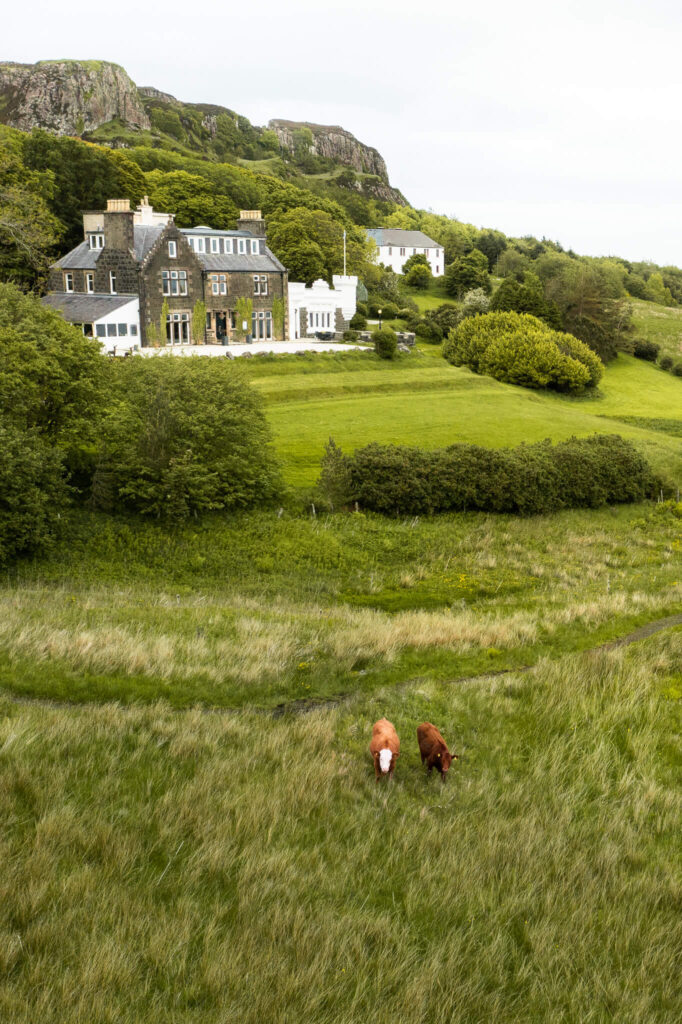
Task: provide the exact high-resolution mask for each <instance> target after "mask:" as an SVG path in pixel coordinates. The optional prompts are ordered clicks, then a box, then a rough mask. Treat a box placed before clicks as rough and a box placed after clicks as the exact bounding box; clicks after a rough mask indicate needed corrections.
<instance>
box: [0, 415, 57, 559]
mask: <svg viewBox="0 0 682 1024" xmlns="http://www.w3.org/2000/svg"><path fill="white" fill-rule="evenodd" d="M66 498H67V490H66V486H65V484H64V481H63V476H62V459H61V456H60V454H59V452H58V451H57V450H56V449H55V448H54V447H52V445H50V444H49V443H48V441H46V439H45V438H44V437H41V435H40V433H39V432H38V431H37V430H36V429H31V430H21V429H19V428H18V427H14V426H12V425H10V424H7V423H5V424H2V423H0V565H2V566H4V565H7V563H8V562H10V561H11V560H12V559H13V558H14V557H16V556H17V555H21V554H26V553H28V552H31V551H35V550H37V549H39V548H42V547H45V545H47V544H48V543H49V542H50V541H51V540H52V538H53V536H54V534H55V532H56V529H57V525H58V522H59V517H60V513H61V510H62V509H63V507H64V506H65V504H66Z"/></svg>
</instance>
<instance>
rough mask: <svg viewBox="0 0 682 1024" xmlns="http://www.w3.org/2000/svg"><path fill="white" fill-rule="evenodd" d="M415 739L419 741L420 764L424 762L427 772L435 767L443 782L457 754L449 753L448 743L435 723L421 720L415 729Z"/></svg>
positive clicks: (456, 758)
mask: <svg viewBox="0 0 682 1024" xmlns="http://www.w3.org/2000/svg"><path fill="white" fill-rule="evenodd" d="M417 740H418V741H419V753H420V754H421V756H422V764H424V763H425V762H426V764H427V765H428V769H429V772H430V771H431V769H432V768H437V769H438V771H439V772H440V774H441V779H442V780H443V782H445V776H446V775H447V773H448V770H449V768H450V765H451V764H452V762H453V761H457V760H459V758H458V756H457V754H451V753H450V751H449V750H448V745H447V743H446V742H445V740H444V739H443V737H442V736H441V734H440V732H439V731H438V729H436V727H435V725H431V723H430V722H422V724H421V725H420V726H419V728H418V729H417Z"/></svg>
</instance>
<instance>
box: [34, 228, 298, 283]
mask: <svg viewBox="0 0 682 1024" xmlns="http://www.w3.org/2000/svg"><path fill="white" fill-rule="evenodd" d="M165 229H166V225H165V224H153V225H146V224H135V226H134V228H133V232H134V239H135V259H136V260H137V262H138V263H142V261H143V260H144V259H145V257H146V256H148V255H149V253H150V252H151V250H152V248H153V246H154V245H155V243H156V242H157V241H158V239H159V237H160V236H161V234H162V233H163V232H164V231H165ZM181 230H182V234H183V235H185V237H188V236H189V235H212V236H224V237H225V238H254V237H256V236H255V235H252V234H251V233H250V232H249V231H214V230H213V229H212V228H204V227H199V228H182V229H181ZM259 241H263V242H264V241H265V240H264V239H260V240H259ZM263 249H264V252H261V253H258V254H257V255H256V254H252V253H203V252H195V253H194V255H195V256H196V258H197V259H198V260H199V262H200V263H201V265H202V267H203V268H204V270H209V271H210V270H214V271H215V270H222V271H240V270H241V271H244V272H246V273H249V272H252V273H254V274H255V273H260V274H265V273H267V272H268V271H269V272H270V273H272V272H276V273H280V274H281V273H283V272H284V271H285V270H286V267H283V266H282V264H281V263H280V262H279V260H278V259H277V257H276V256H275V255H273V253H272V252H270V250H269V249H268V247H267V246H266V245H263ZM101 252H102V250H101V249H91V248H90V245H89V243H88V242H81V243H80V245H77V246H76V248H75V249H72V250H71V252H67V254H66V256H62V257H61V259H58V260H57V262H56V263H53V264H52V265H53V266H54V267H59V268H61V269H62V270H94V269H95V267H96V265H97V260H98V259H99V254H100V253H101ZM68 294H71V293H68Z"/></svg>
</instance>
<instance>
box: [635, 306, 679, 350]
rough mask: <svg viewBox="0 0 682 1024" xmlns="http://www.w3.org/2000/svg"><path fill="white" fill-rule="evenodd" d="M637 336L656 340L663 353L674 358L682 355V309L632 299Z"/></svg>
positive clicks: (646, 339) (647, 339)
mask: <svg viewBox="0 0 682 1024" xmlns="http://www.w3.org/2000/svg"><path fill="white" fill-rule="evenodd" d="M631 301H632V307H633V312H634V316H633V326H634V334H633V337H635V338H642V339H643V340H645V341H655V342H656V344H657V345H660V346H661V355H663V354H667V355H670V356H672V357H673V359H680V358H681V357H682V309H673V308H671V307H670V306H658V305H657V304H656V303H655V302H641V301H640V300H639V299H632V300H631Z"/></svg>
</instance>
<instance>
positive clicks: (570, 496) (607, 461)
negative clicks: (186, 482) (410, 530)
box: [323, 434, 659, 515]
mask: <svg viewBox="0 0 682 1024" xmlns="http://www.w3.org/2000/svg"><path fill="white" fill-rule="evenodd" d="M332 477H334V479H335V480H336V482H337V484H338V486H337V488H336V492H335V496H336V502H337V505H338V504H350V503H353V502H357V503H358V504H359V505H360V506H361V507H362V508H365V509H370V510H372V511H375V512H381V513H383V514H386V515H421V514H433V513H436V512H464V511H472V510H479V511H484V512H507V513H517V514H521V515H534V514H540V513H548V512H553V511H556V510H558V509H561V508H580V507H587V508H596V507H598V506H600V505H604V504H612V503H618V502H629V501H640V500H642V499H643V498H647V497H652V496H653V495H654V494H655V493H656V490H657V488H658V486H659V481H657V480H656V478H655V477H654V475H653V473H652V471H651V469H650V467H649V465H648V463H647V461H646V459H644V457H643V456H641V455H640V454H639V452H638V451H637V449H636V448H635V446H634V445H633V444H632V442H631V441H625V440H624V439H623V438H622V437H619V436H618V435H613V434H607V435H596V436H594V437H589V438H582V439H578V438H571V439H570V440H569V441H564V442H562V443H561V444H557V445H552V444H551V443H550V442H549V441H544V442H542V443H540V444H533V445H525V444H522V445H519V446H518V447H517V448H509V449H504V448H503V449H491V448H482V447H480V446H478V445H467V444H455V445H452V446H450V447H449V448H442V449H439V450H436V451H423V450H422V449H419V448H407V447H398V446H393V445H390V446H382V445H379V444H371V445H368V446H367V447H365V448H360V449H357V450H356V451H355V452H354V453H353V455H351V456H343V457H341V456H340V453H339V450H338V449H336V448H335V449H334V451H333V460H332V459H331V457H325V460H323V478H324V483H325V487H326V488H327V490H329V489H330V488H331V486H332V480H331V478H332ZM341 491H343V493H341Z"/></svg>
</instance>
